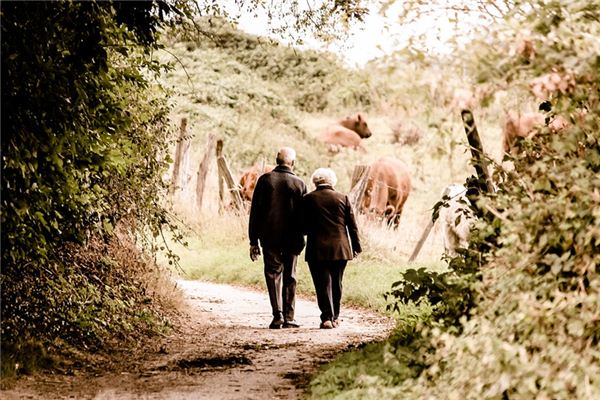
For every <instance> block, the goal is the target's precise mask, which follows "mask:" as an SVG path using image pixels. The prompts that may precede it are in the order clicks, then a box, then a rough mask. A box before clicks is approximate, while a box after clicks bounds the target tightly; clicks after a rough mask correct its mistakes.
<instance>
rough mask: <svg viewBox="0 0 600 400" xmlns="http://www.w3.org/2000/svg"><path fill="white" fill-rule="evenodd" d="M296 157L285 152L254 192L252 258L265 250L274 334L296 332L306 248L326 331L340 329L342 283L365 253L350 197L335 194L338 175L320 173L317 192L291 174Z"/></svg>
mask: <svg viewBox="0 0 600 400" xmlns="http://www.w3.org/2000/svg"><path fill="white" fill-rule="evenodd" d="M295 160H296V152H295V151H294V149H292V148H290V147H283V148H282V149H281V150H279V152H278V153H277V160H276V161H277V166H276V167H275V168H274V169H273V171H271V172H268V173H266V174H264V175H262V176H261V177H260V178H259V179H258V181H257V183H256V187H255V189H254V194H253V196H252V205H251V208H250V222H249V227H248V232H249V236H250V258H251V259H252V261H255V260H257V259H258V257H259V256H260V254H261V251H260V247H259V241H260V246H261V247H262V253H263V260H264V266H265V279H266V282H267V289H268V291H269V300H270V302H271V307H272V309H273V321H272V322H271V324H270V325H269V328H271V329H278V328H281V327H283V328H298V327H299V326H300V325H299V324H298V323H297V322H296V320H295V319H294V312H295V310H294V306H295V298H296V262H297V258H298V255H299V254H300V253H301V252H302V249H303V248H304V235H306V238H307V240H306V252H305V257H306V261H307V263H308V267H309V269H310V274H311V276H312V279H313V283H314V285H315V291H316V293H317V304H318V306H319V309H320V311H321V324H320V327H321V328H322V329H331V328H334V327H337V326H338V324H339V320H338V318H339V315H340V300H341V297H342V278H343V275H344V269H345V268H346V264H347V262H348V260H351V259H352V258H353V257H354V256H356V255H357V254H358V253H360V252H361V247H360V241H359V238H358V229H357V226H356V221H355V218H354V214H353V212H352V207H351V206H350V201H349V200H348V196H346V195H344V194H342V193H339V192H337V191H335V189H334V186H335V184H336V183H337V178H336V176H335V173H334V172H333V171H332V170H331V169H329V168H319V169H317V170H316V171H315V172H314V173H313V175H312V177H311V180H312V182H313V184H314V185H315V190H314V191H313V192H310V193H308V194H307V193H306V185H305V184H304V182H303V181H302V180H301V179H300V178H298V177H297V176H296V175H294V173H293V167H294V162H295Z"/></svg>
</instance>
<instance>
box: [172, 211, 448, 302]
mask: <svg viewBox="0 0 600 400" xmlns="http://www.w3.org/2000/svg"><path fill="white" fill-rule="evenodd" d="M247 218H248V217H247V216H245V215H243V216H236V215H231V214H223V215H216V216H207V215H204V216H203V217H201V219H202V220H203V224H202V226H201V227H200V229H199V232H196V233H193V232H189V233H188V234H187V235H186V236H187V237H186V240H187V242H188V246H187V247H184V246H182V245H178V244H175V243H171V244H170V248H171V249H172V250H173V251H174V252H175V253H176V254H177V255H178V256H179V257H180V260H179V265H180V267H181V269H182V271H183V274H182V277H183V278H185V279H199V280H206V281H210V282H218V283H228V284H234V285H241V286H248V287H253V288H260V289H264V288H265V284H264V275H263V262H262V257H261V258H260V259H259V260H258V261H256V262H252V261H251V260H250V257H249V255H248V249H249V243H248V238H247V235H246V226H247V225H246V224H247ZM375 234H377V235H380V233H379V231H372V230H370V229H368V227H366V228H365V230H364V233H363V241H364V242H365V251H364V252H363V253H362V254H361V255H359V257H357V258H356V259H354V260H352V261H350V262H349V263H348V267H347V268H346V272H345V274H344V297H343V299H342V301H343V303H344V304H345V305H349V306H357V307H364V308H369V309H372V310H375V311H379V312H384V311H385V306H386V302H385V299H384V297H383V294H384V293H385V292H386V291H388V290H389V289H390V288H391V285H392V283H393V282H396V281H397V280H399V279H400V274H401V273H402V272H404V271H406V269H408V268H418V267H426V268H431V269H436V270H439V269H440V268H443V263H442V262H441V261H438V262H431V261H430V262H426V263H417V264H408V263H407V262H406V260H405V258H404V257H399V256H397V257H394V254H393V253H390V254H385V253H384V249H382V248H381V246H373V245H370V243H371V242H372V241H373V238H372V237H369V235H375ZM296 279H297V281H298V286H297V291H298V293H299V294H300V295H303V296H310V297H312V296H314V293H315V291H314V287H313V283H312V278H311V276H310V273H309V270H308V265H307V264H306V262H305V261H304V253H303V254H302V255H301V256H300V257H299V260H298V266H297V276H296Z"/></svg>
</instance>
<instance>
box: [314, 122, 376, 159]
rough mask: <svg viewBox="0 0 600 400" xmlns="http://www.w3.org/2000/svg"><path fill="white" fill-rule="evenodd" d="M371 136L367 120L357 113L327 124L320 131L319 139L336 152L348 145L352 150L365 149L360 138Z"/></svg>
mask: <svg viewBox="0 0 600 400" xmlns="http://www.w3.org/2000/svg"><path fill="white" fill-rule="evenodd" d="M370 136H371V131H370V130H369V126H368V125H367V121H365V118H364V117H363V116H362V114H360V113H358V114H356V115H354V116H350V117H346V118H344V119H342V120H340V121H338V122H336V123H335V124H332V125H330V126H328V127H327V128H326V129H325V131H323V132H322V133H321V135H320V136H319V139H320V140H321V141H322V142H325V143H327V144H328V145H329V150H330V151H332V152H338V151H339V150H340V148H342V147H350V148H352V149H354V150H357V149H360V150H363V151H365V149H364V147H363V146H362V143H361V140H362V139H366V138H368V137H370Z"/></svg>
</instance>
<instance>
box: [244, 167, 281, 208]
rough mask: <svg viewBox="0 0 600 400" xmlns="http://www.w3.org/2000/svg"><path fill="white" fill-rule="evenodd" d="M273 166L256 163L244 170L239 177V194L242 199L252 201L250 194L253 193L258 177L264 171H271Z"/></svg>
mask: <svg viewBox="0 0 600 400" xmlns="http://www.w3.org/2000/svg"><path fill="white" fill-rule="evenodd" d="M273 168H275V166H274V165H268V164H263V165H261V164H258V163H257V164H254V165H253V166H252V167H250V168H248V169H247V170H245V171H244V173H243V174H242V177H241V178H240V194H241V195H242V200H247V201H252V195H253V194H254V188H255V187H256V181H257V180H258V177H259V176H261V175H262V174H264V173H265V172H269V171H272V170H273Z"/></svg>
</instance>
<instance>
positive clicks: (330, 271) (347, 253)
mask: <svg viewBox="0 0 600 400" xmlns="http://www.w3.org/2000/svg"><path fill="white" fill-rule="evenodd" d="M311 180H312V182H313V183H314V184H315V187H316V188H315V190H314V191H313V192H310V193H308V194H306V195H305V196H304V198H303V202H302V220H303V223H304V233H305V234H306V236H307V237H306V242H307V243H306V261H307V262H308V267H309V269H310V274H311V275H312V279H313V282H314V284H315V291H316V292H317V303H318V305H319V309H320V310H321V325H320V328H321V329H331V328H335V327H337V326H338V324H339V316H340V300H341V298H342V277H343V275H344V269H345V268H346V264H347V263H348V260H351V259H352V258H353V257H354V256H356V255H357V254H358V253H360V252H361V247H360V240H359V238H358V228H357V227H356V220H355V219H354V213H353V212H352V207H351V205H350V201H349V200H348V196H346V195H345V194H342V193H340V192H336V191H335V189H334V188H333V187H334V186H335V184H336V183H337V177H336V176H335V173H334V172H333V171H332V170H331V169H329V168H319V169H317V170H316V171H315V172H314V173H313V175H312V178H311Z"/></svg>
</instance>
